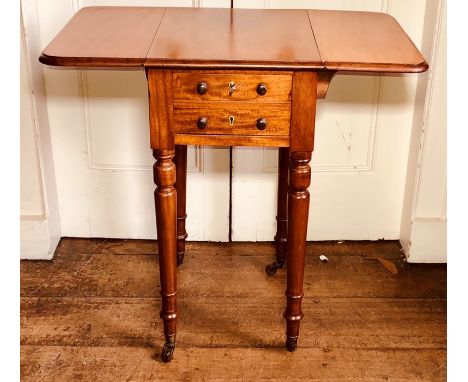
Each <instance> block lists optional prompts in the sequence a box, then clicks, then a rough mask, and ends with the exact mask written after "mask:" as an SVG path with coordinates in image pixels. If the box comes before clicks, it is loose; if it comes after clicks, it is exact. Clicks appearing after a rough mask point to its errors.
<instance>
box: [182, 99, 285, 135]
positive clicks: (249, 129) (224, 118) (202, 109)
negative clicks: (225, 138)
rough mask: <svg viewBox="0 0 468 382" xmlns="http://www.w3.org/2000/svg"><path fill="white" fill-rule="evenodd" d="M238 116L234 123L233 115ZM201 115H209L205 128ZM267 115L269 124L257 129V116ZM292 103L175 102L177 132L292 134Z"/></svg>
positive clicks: (263, 116) (264, 116)
mask: <svg viewBox="0 0 468 382" xmlns="http://www.w3.org/2000/svg"><path fill="white" fill-rule="evenodd" d="M231 116H232V117H234V123H233V125H231V124H230V122H229V118H230V117H231ZM200 117H205V118H207V121H208V124H207V126H206V127H205V128H204V129H199V128H198V127H197V120H198V118H200ZM259 118H265V119H266V121H267V127H266V128H265V129H264V130H259V129H257V126H256V123H257V119H259ZM290 118H291V106H290V104H289V103H275V104H260V103H256V102H241V103H238V102H208V101H206V102H203V101H201V102H187V101H178V102H174V132H175V133H176V134H181V133H187V134H203V135H204V134H208V135H210V134H211V135H216V134H221V135H222V134H225V135H246V136H249V135H255V136H256V135H258V136H262V135H265V136H270V135H283V136H288V135H289V121H290Z"/></svg>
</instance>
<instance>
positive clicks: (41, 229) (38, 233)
mask: <svg viewBox="0 0 468 382" xmlns="http://www.w3.org/2000/svg"><path fill="white" fill-rule="evenodd" d="M20 225H21V232H20V237H21V240H20V242H21V245H20V257H21V259H22V260H50V259H52V257H53V256H54V252H55V249H56V248H57V245H58V243H59V240H60V236H59V235H58V234H54V232H55V233H58V230H53V229H52V230H51V227H50V226H49V223H48V222H47V219H46V218H35V219H21V224H20Z"/></svg>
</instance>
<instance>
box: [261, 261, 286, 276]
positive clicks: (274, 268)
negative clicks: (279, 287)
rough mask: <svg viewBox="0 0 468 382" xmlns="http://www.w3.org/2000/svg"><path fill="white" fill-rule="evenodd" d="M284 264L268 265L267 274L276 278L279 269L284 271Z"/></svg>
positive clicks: (274, 263)
mask: <svg viewBox="0 0 468 382" xmlns="http://www.w3.org/2000/svg"><path fill="white" fill-rule="evenodd" d="M283 266H284V264H283V263H278V262H276V261H275V262H273V263H271V264H268V265H267V266H266V267H265V272H266V273H267V275H268V276H274V275H276V272H277V271H278V269H283Z"/></svg>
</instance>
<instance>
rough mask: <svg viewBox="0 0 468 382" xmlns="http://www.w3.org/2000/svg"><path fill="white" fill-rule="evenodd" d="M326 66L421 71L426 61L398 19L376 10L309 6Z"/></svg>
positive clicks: (365, 69)
mask: <svg viewBox="0 0 468 382" xmlns="http://www.w3.org/2000/svg"><path fill="white" fill-rule="evenodd" d="M308 13H309V18H310V22H311V25H312V29H313V32H314V35H315V39H316V42H317V47H318V50H319V52H320V56H321V59H322V63H323V65H324V66H325V68H326V69H327V70H350V71H369V72H403V73H405V72H415V73H417V72H424V71H425V70H427V68H428V65H427V63H426V62H425V60H424V57H423V56H422V54H421V53H420V52H419V50H418V49H417V48H416V47H415V45H414V44H413V42H412V41H411V39H410V38H409V37H408V36H407V34H406V33H405V32H404V30H403V29H402V28H401V26H400V25H399V24H398V22H397V21H396V20H395V19H394V18H393V17H392V16H390V15H388V14H385V13H377V12H351V11H346V12H344V11H328V10H327V11H324V10H308Z"/></svg>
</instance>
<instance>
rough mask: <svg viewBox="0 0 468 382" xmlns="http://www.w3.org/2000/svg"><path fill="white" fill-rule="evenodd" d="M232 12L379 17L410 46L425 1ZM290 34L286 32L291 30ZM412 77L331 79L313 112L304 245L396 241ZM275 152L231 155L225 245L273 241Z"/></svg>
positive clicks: (271, 3)
mask: <svg viewBox="0 0 468 382" xmlns="http://www.w3.org/2000/svg"><path fill="white" fill-rule="evenodd" d="M234 4H235V6H236V7H239V8H247V7H251V8H268V7H269V8H316V9H341V10H361V11H377V12H387V13H390V14H391V15H393V16H394V17H395V18H396V19H397V20H398V21H399V23H400V24H401V25H402V27H403V28H404V29H405V31H406V32H407V33H408V34H409V36H410V37H411V38H412V40H413V41H414V42H415V44H416V45H418V46H419V45H420V43H421V39H422V33H423V24H424V13H425V1H410V2H408V1H405V0H381V1H378V0H353V1H349V0H308V1H306V0H302V1H300V0H293V1H291V0H265V1H263V0H261V1H251V0H249V1H247V0H243V1H239V0H237V1H235V2H234ZM291 27H293V26H291ZM416 82H417V75H406V76H391V77H379V76H356V75H337V76H335V78H334V79H333V80H332V82H331V85H330V89H329V92H328V95H327V98H326V99H325V100H319V101H318V105H317V119H316V139H315V151H314V153H313V155H312V162H311V167H312V181H311V186H310V188H309V191H310V196H311V201H310V212H309V226H308V239H309V240H334V239H360V240H366V239H370V240H375V239H380V238H385V239H398V238H399V235H400V220H401V215H402V204H403V193H404V187H405V175H406V167H407V160H408V149H409V140H410V134H411V126H412V119H413V110H414V100H415V93H416ZM276 172H277V150H275V149H261V148H235V149H234V151H233V179H232V198H233V200H232V206H233V213H232V219H233V220H232V230H233V231H232V238H233V240H239V241H262V240H273V237H274V234H275V228H276V227H275V215H276V182H277V174H276Z"/></svg>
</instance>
